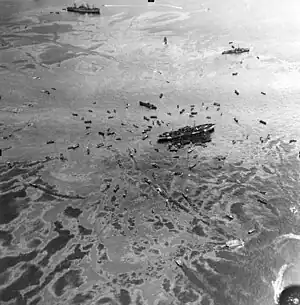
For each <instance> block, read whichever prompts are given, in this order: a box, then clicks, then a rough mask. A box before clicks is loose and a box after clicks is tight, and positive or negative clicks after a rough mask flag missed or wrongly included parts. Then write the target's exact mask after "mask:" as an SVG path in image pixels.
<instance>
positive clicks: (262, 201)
mask: <svg viewBox="0 0 300 305" xmlns="http://www.w3.org/2000/svg"><path fill="white" fill-rule="evenodd" d="M256 200H257V201H258V202H259V203H262V204H264V205H267V204H268V203H267V202H266V201H264V200H262V199H260V198H257V199H256Z"/></svg>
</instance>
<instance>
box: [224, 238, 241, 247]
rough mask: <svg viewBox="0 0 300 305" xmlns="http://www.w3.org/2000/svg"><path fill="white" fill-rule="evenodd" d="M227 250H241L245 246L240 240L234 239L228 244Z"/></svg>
mask: <svg viewBox="0 0 300 305" xmlns="http://www.w3.org/2000/svg"><path fill="white" fill-rule="evenodd" d="M225 245H226V247H227V248H241V247H243V246H244V242H243V241H242V240H240V239H232V240H228V241H227V242H226V244H225Z"/></svg>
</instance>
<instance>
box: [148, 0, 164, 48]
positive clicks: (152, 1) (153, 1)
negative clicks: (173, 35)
mask: <svg viewBox="0 0 300 305" xmlns="http://www.w3.org/2000/svg"><path fill="white" fill-rule="evenodd" d="M148 2H154V0H153V1H149V0H148ZM164 44H165V45H167V44H168V40H167V37H164Z"/></svg>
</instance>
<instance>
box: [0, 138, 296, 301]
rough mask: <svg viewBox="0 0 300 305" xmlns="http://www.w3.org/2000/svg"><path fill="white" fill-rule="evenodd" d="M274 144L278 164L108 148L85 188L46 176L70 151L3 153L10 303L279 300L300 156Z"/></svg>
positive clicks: (4, 280)
mask: <svg viewBox="0 0 300 305" xmlns="http://www.w3.org/2000/svg"><path fill="white" fill-rule="evenodd" d="M268 149H269V150H270V151H273V153H274V162H273V163H270V164H268V165H263V166H260V167H246V166H244V165H243V163H242V162H239V163H229V162H227V161H226V159H225V160H222V159H221V158H219V159H216V158H214V159H203V160H202V159H201V160H200V163H199V165H198V166H197V167H196V168H195V169H193V170H192V171H189V170H188V169H187V167H186V166H184V164H182V163H184V162H185V156H184V153H182V156H181V157H180V158H179V159H174V158H172V156H171V155H170V153H168V152H163V156H164V158H161V155H160V154H159V153H157V154H154V153H152V154H150V153H149V154H147V155H145V156H140V157H137V158H136V163H137V165H138V167H136V166H135V165H136V164H134V163H133V162H132V160H131V159H130V157H126V156H122V155H119V156H116V157H115V158H113V157H110V158H109V159H106V160H103V162H101V163H98V164H97V167H98V169H97V170H95V171H94V173H95V174H96V172H98V178H96V176H97V175H95V178H94V179H93V185H94V187H93V192H92V193H90V194H85V195H84V196H83V195H82V193H83V187H80V186H79V185H78V186H76V184H74V183H70V182H68V183H66V182H63V184H64V187H63V186H62V184H61V183H59V180H56V181H55V182H52V183H48V182H47V180H49V178H48V179H47V178H46V179H44V178H43V177H46V176H47V175H48V174H47V168H51V167H52V168H53V167H54V166H63V164H59V163H58V162H62V161H58V160H49V159H46V160H41V161H36V162H31V163H29V162H25V163H18V162H16V163H10V164H8V165H5V164H3V165H1V176H0V180H1V183H0V190H1V197H0V208H1V215H0V229H1V230H0V240H1V259H0V274H1V277H0V287H1V293H0V298H1V299H0V300H1V304H63V303H64V304H97V305H98V304H147V301H148V304H152V303H153V302H158V303H157V304H239V305H241V304H257V305H258V304H265V305H267V304H273V295H274V292H273V287H272V284H271V283H272V281H274V280H275V279H276V277H277V272H278V270H279V268H280V267H281V266H282V265H283V264H284V263H288V264H290V263H294V262H295V261H297V258H298V257H299V253H300V252H299V249H300V241H299V240H298V239H297V236H296V235H293V234H292V233H294V234H297V233H298V232H299V227H300V223H299V212H298V201H299V195H298V191H297V189H298V183H299V182H298V181H299V160H298V158H297V156H296V155H295V154H294V152H293V150H292V147H289V145H288V144H284V143H283V142H282V141H281V140H277V141H275V140H274V141H273V142H272V143H269V144H268ZM190 157H191V158H192V157H193V155H191V156H190ZM276 159H277V160H276ZM149 161H152V162H156V163H157V164H158V165H160V167H161V168H160V169H157V168H153V167H151V166H149ZM94 165H95V164H94ZM100 169H101V170H100ZM99 170H100V171H99ZM178 171H182V175H180V176H178V175H176V172H178ZM101 172H105V173H106V174H105V178H104V177H103V175H101V174H100V173H101ZM45 173H46V174H45ZM145 178H147V179H149V180H150V181H152V182H151V185H149V184H148V183H146V182H145ZM96 185H98V186H97V187H96ZM157 187H159V188H160V189H161V190H162V191H163V195H161V194H162V193H161V192H158V191H157ZM66 189H68V191H66ZM80 197H82V199H76V198H80ZM83 197H85V198H83ZM166 199H168V200H166ZM182 207H184V209H183V208H182ZM286 234H287V235H286ZM295 238H296V239H295ZM230 240H240V244H228V246H227V247H226V246H225V244H226V242H228V241H230ZM238 245H240V247H238ZM175 259H181V260H182V261H183V262H184V265H183V267H182V268H180V267H178V266H177V265H176V264H175V261H174V260H175Z"/></svg>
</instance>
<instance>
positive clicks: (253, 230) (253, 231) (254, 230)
mask: <svg viewBox="0 0 300 305" xmlns="http://www.w3.org/2000/svg"><path fill="white" fill-rule="evenodd" d="M255 232H256V229H251V230H249V231H248V234H249V235H250V234H253V233H255Z"/></svg>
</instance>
